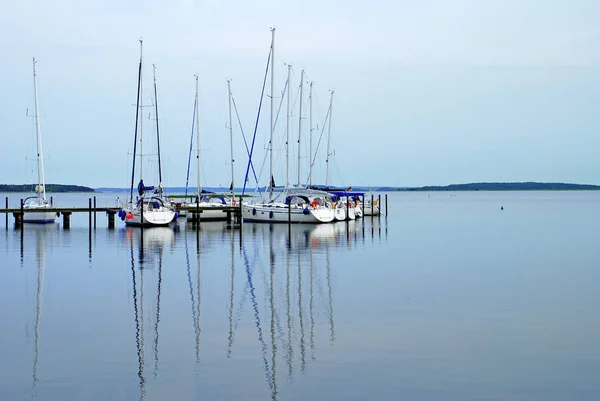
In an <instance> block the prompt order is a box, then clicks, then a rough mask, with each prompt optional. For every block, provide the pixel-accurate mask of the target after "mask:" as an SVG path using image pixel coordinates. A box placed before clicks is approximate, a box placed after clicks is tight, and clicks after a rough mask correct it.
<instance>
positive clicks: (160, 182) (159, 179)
mask: <svg viewBox="0 0 600 401" xmlns="http://www.w3.org/2000/svg"><path fill="white" fill-rule="evenodd" d="M152 67H153V68H154V108H155V113H156V146H157V149H158V185H159V186H160V187H162V171H161V166H160V134H159V132H158V129H159V127H158V93H157V90H156V66H155V65H154V64H153V65H152ZM160 191H161V193H160V195H161V196H162V189H161V190H160Z"/></svg>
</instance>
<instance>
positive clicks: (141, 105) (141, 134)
mask: <svg viewBox="0 0 600 401" xmlns="http://www.w3.org/2000/svg"><path fill="white" fill-rule="evenodd" d="M143 42H144V41H143V40H142V39H140V106H139V107H140V112H141V111H142V110H143V109H142V107H144V104H143V102H142V99H143V95H142V94H143V93H144V91H143V86H142V76H143V74H142V68H143V64H142V50H143V44H144V43H143ZM142 115H143V114H142ZM141 120H143V118H142V119H141ZM143 126H144V124H143V122H142V121H140V181H142V179H143V174H144V172H143V170H144V169H143V164H144V135H143V128H142V127H143Z"/></svg>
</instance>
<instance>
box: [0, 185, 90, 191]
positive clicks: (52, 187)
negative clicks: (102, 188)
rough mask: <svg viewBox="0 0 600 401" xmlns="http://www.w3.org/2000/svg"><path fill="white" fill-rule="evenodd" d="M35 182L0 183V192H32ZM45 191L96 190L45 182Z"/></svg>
mask: <svg viewBox="0 0 600 401" xmlns="http://www.w3.org/2000/svg"><path fill="white" fill-rule="evenodd" d="M34 191H35V184H0V192H34ZM46 192H52V193H66V192H96V191H94V189H92V188H90V187H84V186H82V185H64V184H46Z"/></svg>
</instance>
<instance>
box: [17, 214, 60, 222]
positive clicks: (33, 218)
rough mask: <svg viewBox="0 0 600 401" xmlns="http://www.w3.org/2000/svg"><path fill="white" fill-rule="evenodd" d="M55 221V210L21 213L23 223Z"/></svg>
mask: <svg viewBox="0 0 600 401" xmlns="http://www.w3.org/2000/svg"><path fill="white" fill-rule="evenodd" d="M55 221H56V213H55V212H27V213H23V223H29V224H51V223H54V222H55Z"/></svg>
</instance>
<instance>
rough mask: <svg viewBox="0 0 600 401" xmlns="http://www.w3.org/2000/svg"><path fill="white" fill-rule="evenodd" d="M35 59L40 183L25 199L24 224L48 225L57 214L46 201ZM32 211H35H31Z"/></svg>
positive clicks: (34, 83)
mask: <svg viewBox="0 0 600 401" xmlns="http://www.w3.org/2000/svg"><path fill="white" fill-rule="evenodd" d="M35 64H36V61H35V58H34V59H33V92H34V97H35V134H36V139H37V167H38V183H37V185H36V186H35V194H36V195H35V196H30V197H27V198H25V201H24V205H23V209H26V210H28V211H27V212H26V213H23V222H24V223H38V224H47V223H54V221H55V219H56V213H55V212H51V211H47V210H46V209H49V208H50V207H51V205H49V204H48V201H47V199H46V184H45V178H44V157H43V153H42V132H41V130H40V112H39V106H38V96H37V75H36V72H35ZM30 210H35V211H31V212H30Z"/></svg>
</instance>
